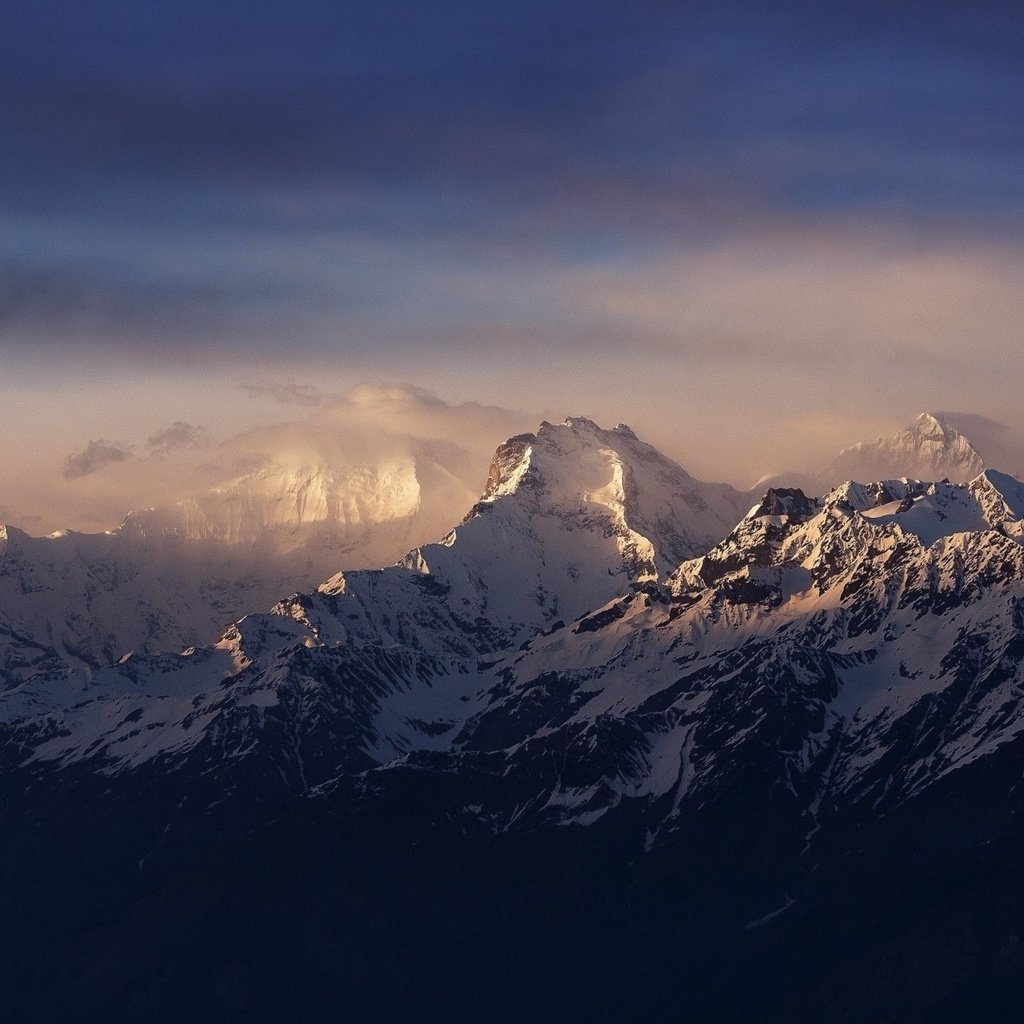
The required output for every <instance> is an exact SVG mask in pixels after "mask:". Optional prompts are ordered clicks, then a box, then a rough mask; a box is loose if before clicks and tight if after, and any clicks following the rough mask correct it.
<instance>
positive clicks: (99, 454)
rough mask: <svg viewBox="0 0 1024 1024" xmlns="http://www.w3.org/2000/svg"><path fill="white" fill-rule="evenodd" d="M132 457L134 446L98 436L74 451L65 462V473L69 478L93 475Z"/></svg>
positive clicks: (66, 477) (65, 476)
mask: <svg viewBox="0 0 1024 1024" xmlns="http://www.w3.org/2000/svg"><path fill="white" fill-rule="evenodd" d="M131 457H132V446H131V445H128V444H124V443H123V442H120V441H107V440H105V439H103V438H97V439H96V440H93V441H90V442H89V443H88V444H87V445H86V446H85V447H84V448H83V449H82V450H81V451H79V452H72V453H71V454H70V455H69V456H68V457H67V459H66V460H65V462H64V469H63V471H62V472H63V475H64V478H65V479H67V480H74V479H77V478H78V477H83V476H91V475H92V474H93V473H95V472H96V471H97V470H100V469H102V468H103V467H104V466H109V465H111V464H112V463H116V462H127V461H128V460H129V459H130V458H131Z"/></svg>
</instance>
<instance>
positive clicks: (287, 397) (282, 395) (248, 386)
mask: <svg viewBox="0 0 1024 1024" xmlns="http://www.w3.org/2000/svg"><path fill="white" fill-rule="evenodd" d="M239 387H241V389H242V390H243V391H244V392H245V393H246V394H247V395H248V396H249V397H250V398H267V399H269V400H270V401H272V402H279V403H280V404H281V405H303V406H314V405H320V404H321V403H322V402H323V401H324V400H325V399H326V398H327V397H328V395H327V393H326V392H325V391H322V390H321V389H320V388H318V387H317V386H316V385H315V384H296V383H294V382H293V381H287V382H286V381H277V380H264V379H263V378H257V379H256V380H250V381H243V382H242V383H241V384H240V385H239Z"/></svg>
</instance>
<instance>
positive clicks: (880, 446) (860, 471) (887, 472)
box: [829, 412, 985, 483]
mask: <svg viewBox="0 0 1024 1024" xmlns="http://www.w3.org/2000/svg"><path fill="white" fill-rule="evenodd" d="M984 468H985V460H984V459H983V458H982V457H981V454H980V453H979V452H978V451H977V450H976V449H975V448H974V446H973V445H972V444H971V442H970V441H969V440H968V439H967V438H966V437H965V436H964V435H963V434H961V433H960V431H958V430H957V429H956V427H954V426H953V424H952V423H951V422H949V421H948V420H947V419H946V418H944V417H941V416H938V415H935V414H933V413H927V412H924V413H921V414H920V415H919V416H918V417H917V418H916V419H915V420H914V422H913V423H911V424H910V425H909V426H908V427H906V428H904V429H903V430H901V431H899V432H898V433H896V434H893V435H892V436H890V437H880V438H878V439H877V440H875V441H862V442H861V443H859V444H855V445H853V446H852V447H850V448H844V449H843V450H842V451H841V452H840V453H839V455H838V457H837V458H836V460H835V462H834V463H833V464H832V467H831V469H830V471H829V475H830V476H831V477H832V478H833V479H853V480H879V479H885V478H887V477H894V478H898V477H916V478H917V479H920V480H942V479H949V480H951V481H953V482H954V483H966V482H967V481H968V480H971V479H973V478H974V477H976V476H977V475H978V474H979V473H980V472H981V471H982V470H983V469H984Z"/></svg>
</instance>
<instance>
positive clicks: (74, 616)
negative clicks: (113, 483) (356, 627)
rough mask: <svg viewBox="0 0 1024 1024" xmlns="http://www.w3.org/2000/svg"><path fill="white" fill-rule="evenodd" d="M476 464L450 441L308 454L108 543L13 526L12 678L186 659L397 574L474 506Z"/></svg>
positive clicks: (9, 538)
mask: <svg viewBox="0 0 1024 1024" xmlns="http://www.w3.org/2000/svg"><path fill="white" fill-rule="evenodd" d="M313 454H314V455H315V454H316V453H313ZM307 455H308V453H307ZM469 462H470V460H469V459H468V457H467V456H466V453H465V452H463V451H461V450H460V449H457V448H455V447H454V446H452V445H447V444H443V443H440V442H432V443H429V444H428V443H427V442H419V443H418V444H417V445H416V446H414V448H413V450H412V452H411V454H408V455H402V456H400V457H395V458H391V459H386V460H384V461H381V460H379V459H377V460H367V461H366V462H365V463H364V464H354V463H350V462H340V463H338V464H332V463H331V462H329V461H324V460H323V459H322V458H320V459H317V458H313V459H312V460H310V459H309V458H307V457H306V456H305V455H304V456H303V457H302V458H295V459H292V460H291V461H288V462H281V461H275V462H272V463H270V464H268V465H263V466H260V467H259V468H258V469H256V470H254V471H250V472H247V473H244V474H242V475H241V476H239V477H236V478H235V479H233V480H231V481H229V482H227V483H225V484H223V485H221V486H219V487H217V488H214V489H211V490H209V491H207V492H204V493H202V494H201V495H200V496H198V497H196V498H192V499H189V500H187V501H182V502H179V503H177V504H174V505H169V506H164V507H159V508H150V509H144V510H141V511H138V512H132V513H130V514H129V515H128V516H127V518H126V519H125V520H124V522H123V523H122V525H121V526H119V527H118V528H116V529H114V530H110V531H107V532H105V533H97V534H90V533H79V532H75V531H60V532H58V533H55V534H52V535H50V536H48V537H33V536H31V535H29V534H27V533H25V532H24V531H22V530H18V529H16V528H15V527H0V531H2V532H0V674H2V675H3V677H4V678H5V679H7V680H12V679H20V678H26V677H28V676H29V675H31V674H33V673H35V672H38V671H42V670H46V671H54V670H57V669H59V668H60V667H61V666H62V665H67V666H70V667H72V668H77V669H87V670H92V669H96V668H99V667H101V666H102V665H106V664H110V663H112V662H113V661H116V660H117V659H118V658H119V657H120V656H121V655H122V654H125V653H126V652H128V651H140V652H141V651H151V652H153V651H180V650H182V649H184V648H185V647H187V646H190V645H195V644H201V643H206V642H209V641H211V640H213V639H215V638H216V637H217V636H218V635H219V634H220V632H222V631H223V629H224V628H225V627H226V626H227V625H228V624H230V623H231V622H232V621H234V620H235V619H237V618H239V617H240V616H242V615H244V614H245V613H246V612H247V611H250V610H252V609H253V608H267V607H269V606H270V605H271V604H272V603H274V601H276V600H277V599H278V598H279V597H280V596H281V594H284V593H289V592H290V591H292V590H294V589H296V588H300V589H302V588H312V587H315V586H316V585H317V584H318V583H319V582H320V581H321V580H323V579H325V578H326V577H328V576H330V575H331V574H332V573H334V572H336V571H337V570H338V569H341V568H349V567H352V566H361V565H385V564H389V563H392V562H394V561H395V560H396V559H398V558H400V557H401V556H402V554H403V553H404V552H406V551H408V550H409V549H410V548H411V547H412V546H414V545H415V544H416V543H417V542H418V541H420V540H422V539H423V538H424V537H429V536H437V535H438V534H440V533H442V532H443V531H444V530H445V529H447V528H448V526H449V525H450V519H449V518H448V517H449V516H450V510H451V509H452V508H460V507H465V506H466V504H468V502H469V501H471V500H472V495H473V491H471V490H470V488H469V485H468V484H467V483H466V482H465V479H466V478H467V477H468V475H469V472H468V471H469V468H470V467H469V465H468V463H469Z"/></svg>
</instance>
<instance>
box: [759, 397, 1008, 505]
mask: <svg viewBox="0 0 1024 1024" xmlns="http://www.w3.org/2000/svg"><path fill="white" fill-rule="evenodd" d="M958 422H965V423H967V424H968V425H969V426H970V427H974V428H975V429H977V430H978V431H979V432H980V433H982V434H983V435H984V437H985V440H986V441H988V442H989V445H988V447H989V448H991V453H990V454H989V453H986V454H985V455H983V454H982V452H983V451H984V448H982V449H981V450H979V448H978V447H976V446H975V444H973V443H972V442H971V441H970V440H968V438H967V437H966V436H965V435H964V433H963V432H962V430H961V429H959V428H958V427H957V423H958ZM994 427H995V428H998V427H999V424H994V423H992V421H990V420H986V419H984V418H983V417H979V416H968V415H965V414H956V413H928V412H923V413H921V414H920V415H919V416H917V417H916V418H915V419H914V421H913V423H911V424H909V425H908V426H907V427H905V428H903V429H902V430H899V431H897V432H896V433H895V434H892V435H891V436H888V437H879V438H877V439H876V440H874V441H861V442H860V443H858V444H855V445H851V446H850V447H849V448H844V449H842V451H840V452H839V454H838V455H837V456H836V458H835V459H834V460H833V461H832V463H831V464H830V465H829V466H827V467H826V468H824V469H821V470H815V471H812V472H807V471H796V472H786V473H773V474H770V475H767V476H764V477H762V478H761V479H760V480H758V482H757V483H756V484H755V485H754V486H753V487H752V488H751V491H752V492H754V493H756V494H757V495H761V494H763V493H764V492H765V491H766V490H767V489H768V488H770V487H799V488H800V489H801V490H803V491H804V492H805V493H807V494H822V493H824V492H825V491H827V490H829V489H830V488H832V487H836V486H838V485H839V484H841V483H842V482H843V481H845V480H888V479H898V478H900V477H909V478H910V479H914V480H951V481H952V482H953V483H966V482H967V481H969V480H972V479H974V477H976V476H977V475H978V474H979V473H980V472H982V470H984V469H985V468H986V466H991V467H992V468H994V469H999V470H1001V471H1007V470H1009V471H1011V472H1013V471H1015V470H1016V469H1017V466H1018V463H1019V462H1020V453H1019V452H1014V449H1013V447H1012V446H1010V445H1008V444H1007V443H1005V438H1004V437H1003V436H1002V434H1005V433H1006V431H1005V430H1004V431H1002V432H1001V433H1000V432H998V431H995V430H993V429H992V428H994Z"/></svg>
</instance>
